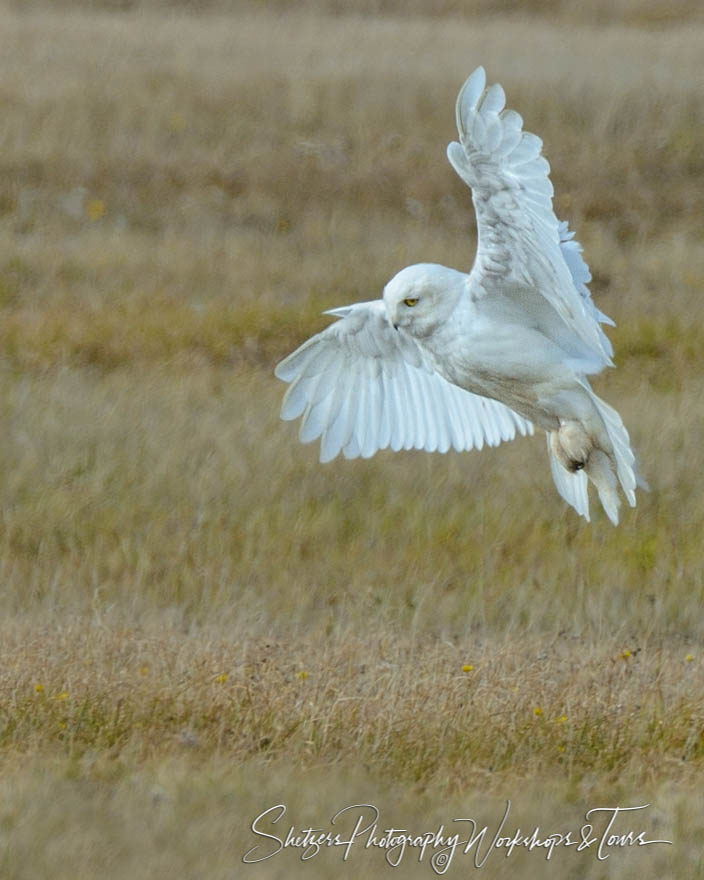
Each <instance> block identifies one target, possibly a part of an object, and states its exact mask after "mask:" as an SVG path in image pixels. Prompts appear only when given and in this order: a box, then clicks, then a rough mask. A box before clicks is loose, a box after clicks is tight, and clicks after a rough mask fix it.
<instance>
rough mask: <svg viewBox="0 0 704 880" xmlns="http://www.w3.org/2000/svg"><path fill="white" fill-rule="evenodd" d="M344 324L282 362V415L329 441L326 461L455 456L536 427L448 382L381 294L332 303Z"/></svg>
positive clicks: (307, 435) (305, 436)
mask: <svg viewBox="0 0 704 880" xmlns="http://www.w3.org/2000/svg"><path fill="white" fill-rule="evenodd" d="M326 314H333V315H335V316H337V317H340V318H341V320H339V321H336V322H335V323H334V324H331V325H330V326H329V327H327V328H326V329H325V330H323V331H322V332H321V333H318V334H317V335H316V336H313V337H312V338H311V339H309V340H308V341H307V342H304V343H303V345H301V347H300V348H298V349H297V350H296V351H294V352H293V354H290V355H289V356H288V357H287V358H285V360H283V361H281V363H280V364H279V365H278V366H277V368H276V376H277V377H278V378H279V379H283V381H284V382H290V383H291V384H290V387H289V389H288V391H287V392H286V396H285V397H284V402H283V405H282V407H281V418H282V419H287V420H288V419H295V418H298V417H299V416H302V417H303V418H302V420H301V428H300V432H299V437H300V440H301V442H303V443H309V442H311V441H312V440H315V439H316V438H317V437H320V438H321V441H320V460H321V461H330V460H331V459H333V458H335V456H336V455H337V454H338V453H339V452H340V451H342V453H343V455H344V456H345V457H346V458H357V457H358V456H362V457H363V458H369V457H370V456H372V455H373V454H374V453H375V452H376V451H377V450H378V449H385V448H387V447H391V449H393V450H394V451H398V450H399V449H425V450H426V451H427V452H435V451H437V452H447V451H448V449H450V448H451V447H452V448H454V449H456V450H458V451H462V450H465V449H472V448H474V449H481V448H482V446H483V445H484V444H485V443H486V444H488V445H489V446H497V445H498V444H499V443H500V442H501V441H502V440H512V439H513V438H514V437H515V436H516V433H519V434H522V435H525V434H532V433H533V426H532V425H531V423H530V422H528V421H526V419H524V418H522V417H521V416H519V415H517V414H516V413H515V412H513V411H512V410H510V409H509V408H508V407H506V406H504V405H503V404H502V403H498V402H497V401H495V400H489V399H488V398H485V397H480V396H478V395H476V394H472V393H471V392H469V391H465V390H463V389H462V388H459V387H457V386H456V385H452V384H450V383H449V382H446V381H445V379H443V378H442V377H441V376H440V375H438V373H436V372H435V371H434V370H432V368H430V367H429V366H428V364H427V363H426V362H425V360H424V357H423V355H422V353H421V351H420V349H419V348H418V346H417V345H416V343H415V342H414V340H413V339H411V338H410V337H409V336H406V335H405V334H403V333H402V332H399V331H397V330H394V329H393V327H391V325H390V324H389V322H388V319H387V317H386V308H385V306H384V303H383V302H382V301H381V300H376V301H374V302H367V303H357V304H356V305H352V306H347V307H345V308H342V309H333V310H332V311H331V312H328V313H326Z"/></svg>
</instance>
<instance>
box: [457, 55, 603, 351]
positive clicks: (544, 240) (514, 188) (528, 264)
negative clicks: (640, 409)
mask: <svg viewBox="0 0 704 880" xmlns="http://www.w3.org/2000/svg"><path fill="white" fill-rule="evenodd" d="M505 102H506V96H505V94H504V90H503V89H502V88H501V86H500V85H498V84H495V85H492V86H490V87H489V88H488V89H487V88H486V74H485V73H484V68H483V67H478V68H477V69H476V70H475V71H474V73H473V74H472V75H471V76H470V77H469V79H468V80H467V81H466V82H465V84H464V86H463V87H462V89H461V91H460V93H459V96H458V98H457V129H458V131H459V135H460V141H461V143H457V142H456V141H454V142H453V143H451V144H450V145H449V146H448V148H447V156H448V159H449V160H450V163H451V164H452V166H453V167H454V169H455V171H457V173H458V174H459V176H460V177H461V178H462V180H464V181H465V183H467V184H468V185H469V186H470V187H471V189H472V200H473V202H474V207H475V210H476V214H477V230H478V238H479V240H478V246H477V256H476V260H475V263H474V267H473V269H472V286H473V290H474V291H475V292H476V295H478V296H482V295H484V294H485V293H487V292H489V291H491V289H492V288H494V289H495V288H496V286H497V285H496V282H499V284H500V282H501V281H502V280H511V281H518V282H519V283H521V284H526V285H529V286H531V287H533V288H535V289H537V290H538V291H539V292H540V293H541V294H542V295H543V296H544V297H545V298H546V299H547V300H548V302H549V303H550V304H551V305H552V306H553V308H554V309H555V310H556V312H557V313H558V314H559V315H560V317H561V318H562V320H563V321H564V322H565V324H567V326H568V327H569V328H570V329H571V330H572V331H573V332H574V333H575V334H576V335H577V337H578V338H579V339H580V340H581V342H582V343H583V344H584V345H586V346H587V348H588V349H589V350H590V351H591V352H592V353H593V354H594V355H595V356H596V357H597V358H598V359H599V360H600V361H601V362H602V363H603V364H604V365H606V364H611V354H613V349H612V347H611V343H610V342H609V340H608V339H607V337H606V335H605V334H604V332H603V330H602V329H601V327H600V326H599V323H600V322H602V323H604V322H606V323H611V322H610V321H609V319H608V318H607V317H606V316H605V315H603V314H602V313H601V312H600V311H599V310H598V309H597V308H596V306H595V305H594V303H593V302H592V300H591V297H590V295H589V291H588V290H587V287H586V283H587V282H588V281H589V280H590V278H591V276H590V275H589V269H588V268H587V266H586V263H585V262H584V260H583V259H582V257H581V247H580V246H579V244H578V242H576V241H574V240H573V238H572V235H573V234H572V233H570V232H569V231H568V229H567V224H566V223H563V224H560V223H558V220H557V218H556V217H555V214H554V212H553V209H552V195H553V188H552V184H551V183H550V179H549V177H548V175H549V173H550V166H549V164H548V162H547V159H545V158H544V157H543V156H541V150H542V146H543V144H542V141H541V140H540V138H539V137H537V136H536V135H534V134H529V133H528V132H524V131H523V120H522V118H521V117H520V116H519V114H518V113H516V112H515V111H513V110H505V109H504V106H505Z"/></svg>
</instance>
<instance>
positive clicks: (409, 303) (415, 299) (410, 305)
mask: <svg viewBox="0 0 704 880" xmlns="http://www.w3.org/2000/svg"><path fill="white" fill-rule="evenodd" d="M417 302H418V297H417V296H415V297H413V296H409V297H408V299H404V301H403V304H404V305H405V306H408V308H409V309H412V308H413V306H414V305H415V304H416V303H417Z"/></svg>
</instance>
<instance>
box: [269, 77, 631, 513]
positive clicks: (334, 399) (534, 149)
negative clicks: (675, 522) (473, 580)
mask: <svg viewBox="0 0 704 880" xmlns="http://www.w3.org/2000/svg"><path fill="white" fill-rule="evenodd" d="M504 106H505V95H504V90H503V89H502V88H501V86H500V85H498V84H496V85H492V86H490V87H489V88H486V75H485V73H484V68H482V67H478V68H477V69H476V70H475V71H474V73H473V74H472V75H471V76H470V77H469V79H468V80H467V81H466V82H465V84H464V86H463V87H462V89H461V91H460V93H459V96H458V98H457V128H458V130H459V136H460V142H459V143H457V142H453V143H451V144H450V145H449V147H448V149H447V156H448V159H449V160H450V162H451V164H452V166H453V168H454V169H455V171H456V172H457V173H458V174H459V176H460V177H461V178H462V180H464V182H465V183H466V184H468V185H469V186H470V187H471V190H472V200H473V202H474V208H475V211H476V215H477V232H478V245H477V253H476V257H475V261H474V266H473V267H472V271H471V272H470V273H469V274H468V275H467V274H465V273H463V272H458V271H456V270H454V269H448V268H446V267H445V266H439V265H435V264H431V263H419V264H418V265H415V266H409V267H407V268H406V269H403V270H402V271H401V272H399V273H398V274H397V275H396V276H395V277H394V278H392V279H391V281H389V283H388V284H387V285H386V287H385V288H384V294H383V299H378V300H373V301H371V302H363V303H356V304H354V305H349V306H343V307H342V308H337V309H331V310H330V311H329V312H326V314H330V315H334V316H335V317H337V318H339V319H340V320H338V321H335V323H333V324H331V325H330V326H329V327H327V328H326V329H325V330H323V331H322V332H321V333H318V334H317V335H316V336H313V337H312V338H311V339H309V340H308V341H307V342H305V343H304V344H303V345H301V347H300V348H298V349H297V350H296V351H294V352H293V354H291V355H289V356H288V357H287V358H286V359H285V360H283V361H282V362H281V363H280V364H279V365H278V366H277V368H276V375H277V377H278V378H279V379H283V380H284V381H285V382H290V383H291V384H290V387H289V388H288V390H287V392H286V396H285V398H284V402H283V406H282V409H281V418H282V419H295V418H297V417H298V416H302V417H303V418H302V421H301V428H300V439H301V441H302V442H304V443H307V442H310V441H311V440H314V439H315V438H316V437H320V438H321V440H320V460H321V461H329V460H330V459H332V458H334V457H335V456H336V455H337V454H338V453H339V452H340V451H342V453H343V455H345V457H346V458H355V457H357V456H362V457H364V458H367V457H369V456H371V455H373V454H374V453H375V452H376V451H377V450H378V449H385V448H386V447H391V449H393V450H399V449H425V450H426V451H428V452H435V451H437V452H447V450H448V449H450V448H451V447H452V448H453V449H456V450H465V449H472V448H475V449H481V448H482V446H483V445H484V443H487V444H489V445H490V446H496V445H498V444H499V443H500V442H501V441H502V440H512V439H513V438H514V437H515V435H516V433H517V432H518V433H520V434H523V435H525V434H532V433H533V426H534V425H536V426H538V427H539V428H542V429H543V430H544V431H545V432H546V435H547V447H548V456H549V458H550V468H551V470H552V475H553V479H554V481H555V485H556V487H557V491H558V492H559V493H560V495H561V496H562V497H563V498H564V500H565V501H566V502H567V503H568V504H570V505H571V506H572V507H573V508H574V509H575V510H576V511H577V513H579V514H581V515H582V516H584V517H585V518H586V519H587V520H588V519H589V500H588V494H587V486H588V482H589V481H591V482H592V483H593V484H594V485H595V486H596V489H597V492H598V494H599V498H600V500H601V503H602V505H603V507H604V510H605V511H606V514H607V515H608V517H609V519H610V520H611V521H612V522H613V523H614V525H616V524H618V510H619V505H620V496H619V492H618V487H619V485H620V487H621V490H622V491H623V494H624V495H625V497H626V499H627V501H628V503H629V504H630V505H631V506H632V507H633V506H635V503H636V494H635V489H636V484H638V485H642V486H643V487H644V488H645V484H644V483H643V482H642V481H641V480H640V479H639V478H638V476H637V473H636V468H635V459H634V456H633V452H632V451H631V446H630V442H629V439H628V432H627V431H626V429H625V427H624V425H623V422H622V421H621V418H620V416H619V414H618V413H617V412H616V411H615V410H614V409H612V408H611V407H610V406H608V405H607V404H606V403H604V401H602V400H600V399H599V398H598V397H597V396H596V395H595V394H594V392H593V391H592V390H591V388H590V386H589V382H588V380H587V376H589V375H592V374H595V373H599V372H601V370H602V369H603V368H604V367H606V366H613V363H612V361H611V355H612V354H613V349H612V347H611V343H610V342H609V340H608V339H607V337H606V336H605V335H604V332H603V330H602V329H601V327H600V324H613V322H612V321H611V320H610V319H609V318H607V317H606V315H604V314H602V313H601V312H600V311H599V310H598V309H597V308H596V306H595V305H594V303H593V302H592V299H591V296H590V294H589V291H588V290H587V287H586V283H587V282H588V281H590V280H591V275H590V274H589V269H588V268H587V266H586V264H585V262H584V260H583V259H582V257H581V250H582V248H581V246H580V245H579V244H578V242H576V241H575V240H574V239H573V234H574V233H571V232H569V231H568V228H567V223H560V222H558V220H557V218H556V217H555V214H554V213H553V209H552V194H553V188H552V184H551V183H550V179H549V177H548V174H549V171H550V166H549V165H548V162H547V160H546V159H544V158H543V157H542V156H541V148H542V141H541V140H540V138H538V137H536V135H534V134H529V133H528V132H524V131H523V130H522V125H523V120H522V119H521V117H520V116H519V115H518V113H516V112H515V111H513V110H505V109H504Z"/></svg>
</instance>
